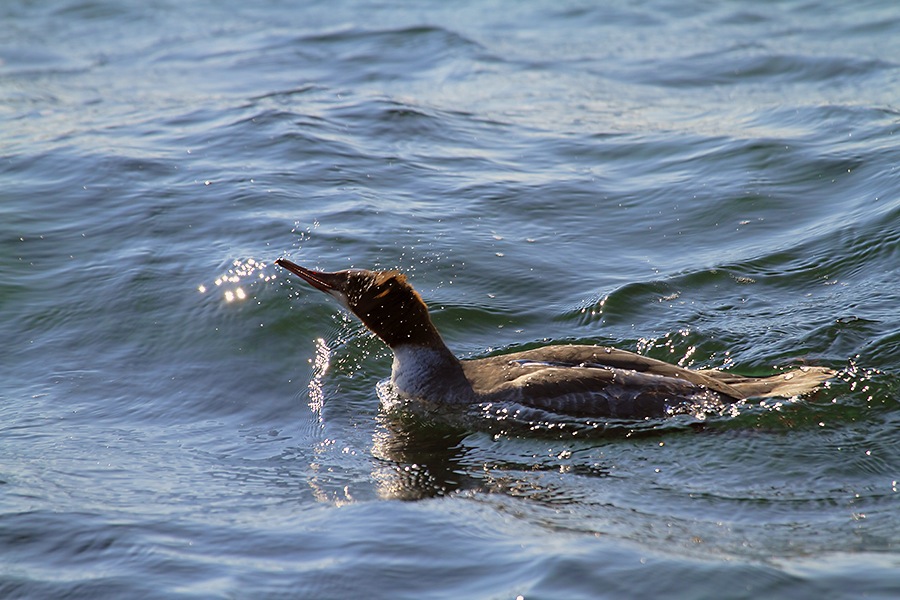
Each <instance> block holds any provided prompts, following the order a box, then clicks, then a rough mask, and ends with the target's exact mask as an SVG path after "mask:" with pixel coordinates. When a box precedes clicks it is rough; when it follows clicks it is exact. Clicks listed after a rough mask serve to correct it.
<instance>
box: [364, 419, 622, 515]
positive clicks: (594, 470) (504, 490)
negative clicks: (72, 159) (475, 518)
mask: <svg viewBox="0 0 900 600" xmlns="http://www.w3.org/2000/svg"><path fill="white" fill-rule="evenodd" d="M551 444H552V448H551V449H549V450H548V446H549V445H551ZM537 447H540V448H542V449H543V450H542V452H541V453H540V454H535V453H534V452H535V449H536V448H537ZM598 453H599V454H602V453H600V452H598V447H597V440H596V439H595V440H593V443H590V444H588V445H586V446H582V447H580V448H575V450H574V452H573V444H572V443H571V442H566V443H563V442H561V441H560V440H559V439H556V440H553V439H544V440H540V439H539V438H538V439H522V438H516V437H515V436H513V437H507V436H506V435H505V434H503V433H499V434H498V433H496V432H495V433H494V434H490V433H486V432H474V433H473V432H472V430H471V429H469V428H464V427H461V426H457V425H453V424H448V423H447V422H445V421H443V420H441V419H432V418H429V417H428V416H427V415H426V414H423V413H421V412H420V411H407V410H403V409H397V407H396V406H395V407H393V408H386V407H384V406H382V410H381V411H380V413H379V415H378V428H377V430H376V432H375V434H374V437H373V444H372V454H373V456H374V457H375V458H377V459H378V460H379V461H380V466H379V467H378V468H376V471H375V473H374V478H375V480H376V481H377V484H378V493H379V495H380V496H381V497H382V498H390V499H399V500H421V499H425V498H434V497H439V496H446V495H449V494H454V493H459V492H473V493H499V494H504V495H506V496H511V497H516V498H528V499H530V500H533V501H538V502H540V503H546V504H554V505H559V504H566V503H570V502H573V501H574V502H577V501H578V500H579V496H580V495H581V494H580V493H579V492H578V491H576V490H578V489H581V486H579V485H577V484H576V485H571V483H572V481H571V479H569V480H568V481H567V479H566V478H571V477H572V476H583V477H585V476H586V477H606V476H607V475H608V474H609V469H608V467H607V466H606V465H605V464H603V463H602V462H599V461H598V460H597V459H598Z"/></svg>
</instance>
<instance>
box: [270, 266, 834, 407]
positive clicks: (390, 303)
mask: <svg viewBox="0 0 900 600" xmlns="http://www.w3.org/2000/svg"><path fill="white" fill-rule="evenodd" d="M275 264H276V265H278V266H280V267H283V268H285V269H287V270H288V271H290V272H291V273H294V274H295V275H297V276H299V277H300V278H301V279H303V280H304V281H306V282H307V283H309V284H310V285H311V286H313V287H314V288H316V289H318V290H320V291H322V292H325V293H326V294H328V295H329V296H332V297H333V298H335V299H336V300H337V301H338V302H339V303H340V304H342V305H343V306H344V307H345V308H346V309H347V310H349V311H350V312H351V313H353V314H354V315H356V316H357V317H358V318H359V319H360V320H361V321H362V322H363V324H365V326H366V327H368V328H369V329H370V330H371V331H372V332H373V333H375V335H377V336H378V337H379V338H381V339H382V340H383V341H384V343H385V344H387V345H388V347H389V348H390V349H391V351H392V352H393V355H394V361H393V365H392V368H391V379H390V385H391V387H392V389H393V392H394V393H396V394H397V395H398V396H399V397H401V398H405V399H412V400H422V401H425V402H429V403H434V404H438V405H442V406H448V405H449V406H453V405H462V406H469V405H476V404H482V405H494V404H500V405H512V406H521V407H527V408H531V409H538V410H540V411H545V412H549V413H555V414H560V415H570V416H573V417H591V418H604V417H609V418H617V419H645V418H652V417H663V416H667V415H670V414H673V413H677V412H684V411H686V410H690V409H691V408H692V407H696V406H700V405H702V404H704V403H709V402H715V403H717V404H723V405H724V404H729V403H734V402H737V401H740V400H744V399H747V398H754V397H792V396H797V395H800V394H804V393H807V392H810V391H812V390H814V389H816V388H817V387H818V386H819V385H820V384H822V383H823V382H825V381H826V380H828V379H829V378H830V377H832V376H833V375H834V372H833V371H831V370H830V369H826V368H823V367H806V366H804V367H800V368H797V369H794V370H790V371H786V372H783V373H780V374H778V375H773V376H770V377H744V376H741V375H735V374H732V373H728V372H725V371H719V370H715V369H704V370H691V369H686V368H683V367H679V366H676V365H672V364H669V363H667V362H664V361H660V360H656V359H653V358H650V357H647V356H642V355H639V354H635V353H633V352H629V351H626V350H619V349H616V348H612V347H609V346H592V345H571V344H568V345H551V346H544V347H540V348H534V349H531V350H525V351H522V352H514V353H511V354H503V355H498V356H489V357H487V358H475V359H467V360H460V359H458V358H457V357H456V356H454V355H453V353H452V352H451V351H450V350H449V348H447V345H446V344H445V343H444V340H443V339H442V338H441V335H440V333H439V332H438V330H437V328H435V326H434V323H432V321H431V317H430V316H429V313H428V307H427V306H426V304H425V302H424V301H423V300H422V298H421V296H419V294H418V293H417V292H416V291H415V290H414V289H413V287H412V286H411V285H410V284H409V282H408V281H407V280H406V276H405V275H403V274H402V273H399V272H397V271H368V270H364V269H351V270H345V271H337V272H333V273H328V272H322V271H313V270H310V269H306V268H304V267H301V266H300V265H297V264H295V263H293V262H291V261H290V260H288V259H286V258H279V259H278V260H276V261H275Z"/></svg>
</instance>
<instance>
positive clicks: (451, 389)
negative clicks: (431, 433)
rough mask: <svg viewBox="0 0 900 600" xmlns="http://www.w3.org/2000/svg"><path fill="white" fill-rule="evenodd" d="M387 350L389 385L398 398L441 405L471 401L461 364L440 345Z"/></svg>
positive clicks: (405, 345)
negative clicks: (390, 358) (390, 359)
mask: <svg viewBox="0 0 900 600" xmlns="http://www.w3.org/2000/svg"><path fill="white" fill-rule="evenodd" d="M391 350H392V351H393V353H394V364H393V368H392V369H391V384H392V385H393V386H394V388H395V389H396V390H397V392H399V393H400V394H401V395H403V396H407V397H411V398H419V399H424V400H428V401H431V402H441V403H466V402H470V401H471V400H472V397H473V395H474V393H473V392H472V386H471V384H469V381H468V380H467V379H466V376H465V374H464V373H463V369H462V365H461V364H460V362H459V359H458V358H456V357H455V356H453V353H452V352H450V350H449V349H448V348H447V346H446V345H444V344H443V342H441V343H440V344H430V345H427V346H423V345H417V344H402V345H399V346H395V347H393V348H391Z"/></svg>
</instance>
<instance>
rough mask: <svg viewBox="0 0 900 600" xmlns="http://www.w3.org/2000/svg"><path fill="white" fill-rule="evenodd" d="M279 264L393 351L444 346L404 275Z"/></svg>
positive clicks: (393, 272)
mask: <svg viewBox="0 0 900 600" xmlns="http://www.w3.org/2000/svg"><path fill="white" fill-rule="evenodd" d="M275 264H276V265H278V266H280V267H283V268H285V269H287V270H288V271H290V272H291V273H294V274H295V275H297V276H298V277H300V278H301V279H303V280H304V281H306V282H307V283H309V284H310V285H311V286H313V287H314V288H316V289H317V290H321V291H323V292H325V293H326V294H328V295H329V296H332V297H334V298H335V299H336V300H337V301H338V302H340V303H341V304H342V305H343V306H344V307H345V308H347V309H348V310H349V311H350V312H352V313H353V314H354V315H356V316H357V317H359V319H360V320H361V321H362V322H363V323H364V324H365V325H366V327H368V328H369V329H371V330H372V331H373V332H374V333H375V334H376V335H377V336H378V337H380V338H381V339H382V340H384V342H385V343H386V344H387V345H388V346H390V347H391V348H394V347H396V346H402V345H404V344H413V345H423V346H430V345H434V344H435V343H438V344H441V345H443V342H442V341H441V337H440V334H439V333H438V331H437V329H435V327H434V325H433V324H432V323H431V317H429V316H428V307H427V306H426V305H425V302H423V301H422V298H421V297H420V296H419V294H418V293H416V291H415V290H414V289H413V288H412V286H411V285H409V283H408V282H407V281H406V276H405V275H403V274H402V273H399V272H397V271H366V270H363V269H352V270H348V271H336V272H334V273H324V272H321V271H312V270H310V269H305V268H303V267H301V266H300V265H297V264H295V263H293V262H291V261H289V260H287V259H286V258H279V259H278V260H276V261H275Z"/></svg>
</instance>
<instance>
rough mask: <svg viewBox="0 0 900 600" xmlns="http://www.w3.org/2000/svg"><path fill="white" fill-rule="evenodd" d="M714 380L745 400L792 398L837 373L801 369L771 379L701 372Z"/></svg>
mask: <svg viewBox="0 0 900 600" xmlns="http://www.w3.org/2000/svg"><path fill="white" fill-rule="evenodd" d="M701 373H703V374H704V375H708V376H709V377H712V378H713V379H717V380H718V381H721V382H722V383H726V384H728V385H729V386H731V387H732V388H734V389H735V390H737V391H738V392H740V393H741V398H740V399H741V400H742V399H744V398H770V397H778V398H791V397H793V396H799V395H801V394H806V393H808V392H811V391H813V390H815V389H816V388H818V387H819V386H820V385H822V384H823V383H825V382H826V381H828V380H829V379H831V378H832V377H834V376H835V374H836V373H835V371H833V370H831V369H827V368H825V367H806V366H804V367H800V368H797V369H793V370H791V371H786V372H784V373H779V374H778V375H772V376H771V377H744V376H741V375H734V374H732V373H727V372H725V371H717V370H715V369H706V370H703V371H701Z"/></svg>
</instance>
